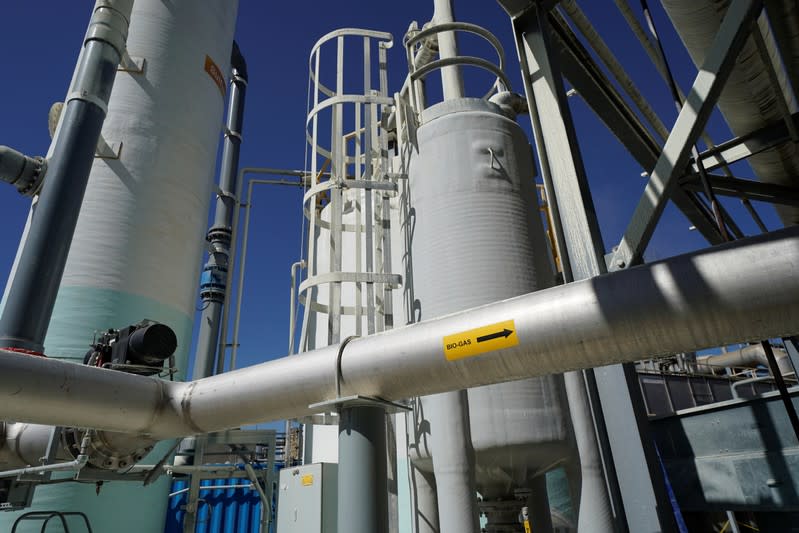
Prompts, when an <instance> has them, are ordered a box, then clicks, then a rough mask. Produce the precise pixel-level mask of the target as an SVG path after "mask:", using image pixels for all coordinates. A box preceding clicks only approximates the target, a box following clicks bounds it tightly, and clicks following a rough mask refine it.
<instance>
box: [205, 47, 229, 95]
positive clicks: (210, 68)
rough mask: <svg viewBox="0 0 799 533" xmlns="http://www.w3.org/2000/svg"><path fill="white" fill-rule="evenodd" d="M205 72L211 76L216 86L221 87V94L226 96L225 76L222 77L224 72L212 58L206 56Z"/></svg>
mask: <svg viewBox="0 0 799 533" xmlns="http://www.w3.org/2000/svg"><path fill="white" fill-rule="evenodd" d="M205 71H206V72H207V73H208V75H209V76H211V79H212V80H214V83H216V86H217V87H219V92H220V93H222V96H223V97H224V96H225V76H224V75H222V71H221V70H219V67H218V66H216V63H214V60H213V59H211V56H209V55H206V56H205Z"/></svg>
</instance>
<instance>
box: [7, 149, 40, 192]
mask: <svg viewBox="0 0 799 533" xmlns="http://www.w3.org/2000/svg"><path fill="white" fill-rule="evenodd" d="M31 161H32V162H33V172H32V173H31V174H30V175H29V176H27V179H25V180H24V181H22V180H20V181H19V182H17V183H15V184H14V186H15V187H16V188H17V191H18V192H19V193H20V194H21V195H22V196H30V197H32V196H36V195H37V194H39V191H41V190H42V185H43V184H44V175H45V173H46V172H47V160H46V159H44V158H43V157H39V156H37V157H28V158H26V161H25V163H26V165H27V164H29V163H30V162H31Z"/></svg>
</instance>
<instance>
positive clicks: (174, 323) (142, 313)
mask: <svg viewBox="0 0 799 533" xmlns="http://www.w3.org/2000/svg"><path fill="white" fill-rule="evenodd" d="M144 318H148V319H150V320H155V321H157V322H161V323H163V324H166V325H168V326H169V327H171V328H172V329H173V330H174V331H175V334H176V335H177V337H178V350H177V352H175V359H176V363H177V366H178V368H179V370H180V374H179V376H180V379H183V377H184V376H185V375H186V368H187V365H188V358H189V346H190V345H191V333H192V317H191V316H189V315H187V314H186V313H184V312H183V311H180V310H178V309H175V308H174V307H170V306H167V305H164V304H162V303H161V302H158V301H155V300H153V299H151V298H145V297H143V296H139V295H136V294H129V293H125V292H120V291H114V290H109V289H97V288H94V287H61V289H60V290H59V291H58V299H57V300H56V304H55V309H54V310H53V318H52V320H51V321H50V329H49V330H48V331H47V338H46V339H45V341H44V345H45V349H46V351H47V355H48V357H54V358H59V359H74V360H80V361H83V357H84V356H85V355H86V352H87V351H88V350H89V344H90V343H91V341H92V337H93V336H94V333H95V332H100V331H104V330H106V329H109V328H123V327H125V326H129V325H130V324H135V323H136V322H139V321H140V320H142V319H144Z"/></svg>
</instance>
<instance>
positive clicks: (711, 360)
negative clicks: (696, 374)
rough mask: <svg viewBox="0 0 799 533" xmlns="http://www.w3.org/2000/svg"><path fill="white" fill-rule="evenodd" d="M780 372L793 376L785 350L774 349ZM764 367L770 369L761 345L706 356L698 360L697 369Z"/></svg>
mask: <svg viewBox="0 0 799 533" xmlns="http://www.w3.org/2000/svg"><path fill="white" fill-rule="evenodd" d="M774 352H775V353H774V355H776V357H777V363H778V364H779V366H780V372H782V373H783V374H793V372H794V370H793V367H792V366H791V361H790V358H789V357H788V353H787V352H786V351H785V350H781V349H779V348H775V349H774ZM758 365H763V366H764V367H766V368H768V367H769V364H768V357H766V352H765V350H764V349H763V345H762V344H760V343H757V344H750V345H749V346H744V347H743V348H741V349H740V350H734V351H731V352H727V353H722V354H719V355H705V356H701V357H697V358H696V368H697V370H698V371H700V372H711V373H712V372H713V370H714V369H721V368H751V367H756V366H758Z"/></svg>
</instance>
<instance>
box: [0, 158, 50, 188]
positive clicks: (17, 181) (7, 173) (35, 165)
mask: <svg viewBox="0 0 799 533" xmlns="http://www.w3.org/2000/svg"><path fill="white" fill-rule="evenodd" d="M46 169H47V163H46V162H45V160H44V159H42V158H41V157H30V156H27V155H25V154H22V153H20V152H17V151H16V150H14V149H13V148H9V147H8V146H0V180H3V181H5V182H6V183H8V184H10V185H13V186H14V187H16V188H17V191H19V193H20V194H22V195H25V196H33V195H35V194H36V193H38V192H39V189H40V187H41V185H42V180H43V179H44V173H45V170H46Z"/></svg>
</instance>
